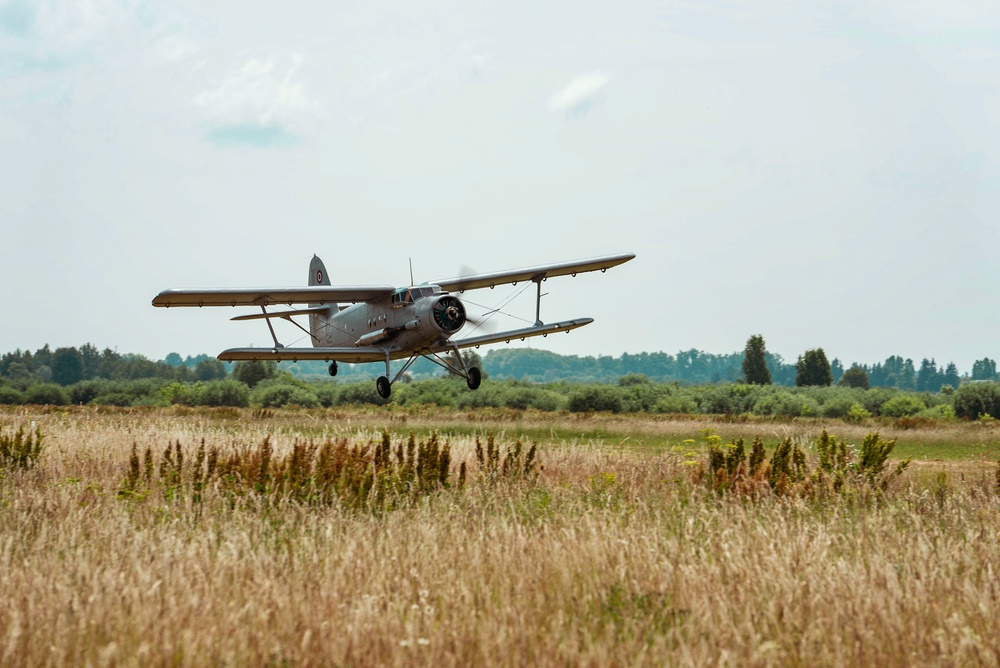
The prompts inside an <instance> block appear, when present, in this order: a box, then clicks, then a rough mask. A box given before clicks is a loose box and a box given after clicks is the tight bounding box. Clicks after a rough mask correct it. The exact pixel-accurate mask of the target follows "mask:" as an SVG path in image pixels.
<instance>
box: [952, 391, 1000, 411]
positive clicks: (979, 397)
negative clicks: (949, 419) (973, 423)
mask: <svg viewBox="0 0 1000 668" xmlns="http://www.w3.org/2000/svg"><path fill="white" fill-rule="evenodd" d="M952 396H954V397H955V415H956V416H958V417H962V418H969V419H971V420H975V419H976V418H978V417H979V416H980V415H989V416H991V417H995V418H996V417H1000V385H997V384H996V383H992V382H983V383H966V384H965V385H962V386H961V387H959V388H958V389H957V390H955V394H954V395H952Z"/></svg>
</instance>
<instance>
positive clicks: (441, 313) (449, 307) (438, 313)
mask: <svg viewBox="0 0 1000 668" xmlns="http://www.w3.org/2000/svg"><path fill="white" fill-rule="evenodd" d="M431 313H432V314H433V316H434V322H436V323H437V325H438V327H440V328H441V329H443V330H444V331H446V332H457V331H458V330H460V329H462V325H464V324H465V322H466V320H467V317H466V314H465V307H464V306H462V302H460V301H459V300H458V299H457V298H456V297H452V296H450V295H445V296H444V297H441V298H440V299H438V300H437V302H436V303H435V304H434V308H433V309H432V310H431Z"/></svg>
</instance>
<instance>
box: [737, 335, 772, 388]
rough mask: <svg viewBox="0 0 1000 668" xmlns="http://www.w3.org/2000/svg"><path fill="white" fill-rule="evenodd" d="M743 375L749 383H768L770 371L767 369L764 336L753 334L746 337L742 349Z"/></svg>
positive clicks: (769, 381)
mask: <svg viewBox="0 0 1000 668" xmlns="http://www.w3.org/2000/svg"><path fill="white" fill-rule="evenodd" d="M743 377H744V378H745V379H746V382H748V383H750V384H751V385H770V384H771V372H770V371H768V369H767V350H766V349H765V347H764V337H763V336H761V335H760V334H755V335H754V336H751V337H750V338H749V339H747V345H746V348H744V349H743Z"/></svg>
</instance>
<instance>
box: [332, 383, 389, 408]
mask: <svg viewBox="0 0 1000 668" xmlns="http://www.w3.org/2000/svg"><path fill="white" fill-rule="evenodd" d="M336 397H337V398H336V403H337V404H338V405H342V404H384V403H386V402H387V401H388V400H387V399H383V398H382V397H380V396H379V395H378V391H376V389H375V383H374V382H372V381H370V380H365V381H361V382H358V383H344V384H343V385H338V386H337V394H336Z"/></svg>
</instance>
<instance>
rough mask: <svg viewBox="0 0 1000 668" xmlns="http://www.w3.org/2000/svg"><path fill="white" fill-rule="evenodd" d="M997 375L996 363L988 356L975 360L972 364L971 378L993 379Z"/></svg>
mask: <svg viewBox="0 0 1000 668" xmlns="http://www.w3.org/2000/svg"><path fill="white" fill-rule="evenodd" d="M996 377H997V363H996V362H994V361H993V360H991V359H990V358H989V357H984V358H983V359H981V360H976V361H975V362H974V363H973V364H972V380H995V379H996Z"/></svg>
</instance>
